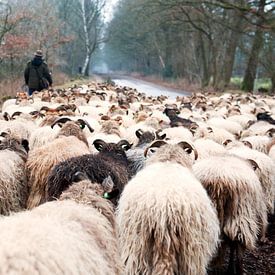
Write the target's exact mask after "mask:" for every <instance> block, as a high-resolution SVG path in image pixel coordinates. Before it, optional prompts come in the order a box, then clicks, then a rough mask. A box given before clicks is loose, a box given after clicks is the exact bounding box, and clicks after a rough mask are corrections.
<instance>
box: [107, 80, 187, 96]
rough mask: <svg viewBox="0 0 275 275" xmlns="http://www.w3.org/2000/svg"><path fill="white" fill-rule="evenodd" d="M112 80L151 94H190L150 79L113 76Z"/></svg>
mask: <svg viewBox="0 0 275 275" xmlns="http://www.w3.org/2000/svg"><path fill="white" fill-rule="evenodd" d="M112 80H113V81H114V82H115V83H116V84H117V85H119V86H128V87H131V88H133V89H137V90H138V91H139V92H141V93H145V94H147V95H151V96H159V95H166V96H169V97H171V98H175V97H177V96H186V95H188V93H187V92H185V91H181V90H176V89H172V88H167V87H163V86H160V85H157V84H154V83H151V82H148V81H144V80H140V79H136V78H133V77H128V76H113V77H112Z"/></svg>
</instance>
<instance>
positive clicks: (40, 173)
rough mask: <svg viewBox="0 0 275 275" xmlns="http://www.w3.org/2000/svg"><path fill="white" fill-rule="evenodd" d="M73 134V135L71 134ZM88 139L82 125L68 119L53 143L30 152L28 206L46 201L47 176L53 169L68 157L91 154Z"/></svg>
mask: <svg viewBox="0 0 275 275" xmlns="http://www.w3.org/2000/svg"><path fill="white" fill-rule="evenodd" d="M69 135H72V136H69ZM87 144H88V141H87V139H86V137H85V135H84V134H83V133H82V130H81V129H80V126H79V125H78V124H76V123H75V122H72V121H67V122H66V123H65V124H64V126H63V127H62V128H61V129H60V130H59V133H58V134H57V136H56V139H54V140H53V141H52V142H51V143H49V144H47V145H43V146H41V147H38V148H34V149H33V150H32V151H30V152H29V156H28V160H27V163H26V168H27V175H28V185H29V188H30V195H29V198H28V201H27V208H28V209H32V208H33V207H35V206H37V205H39V204H41V203H43V202H45V199H46V197H47V194H46V191H47V188H46V184H47V177H48V174H49V173H50V171H51V169H52V168H53V167H54V166H55V165H56V164H58V163H59V162H62V161H65V160H66V159H68V158H71V157H76V156H81V155H84V154H89V153H90V151H89V148H88V146H87Z"/></svg>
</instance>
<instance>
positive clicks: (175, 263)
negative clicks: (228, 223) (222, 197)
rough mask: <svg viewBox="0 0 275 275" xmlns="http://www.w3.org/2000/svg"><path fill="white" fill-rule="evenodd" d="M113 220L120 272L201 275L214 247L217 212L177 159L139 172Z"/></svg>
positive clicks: (217, 230) (126, 189)
mask: <svg viewBox="0 0 275 275" xmlns="http://www.w3.org/2000/svg"><path fill="white" fill-rule="evenodd" d="M179 150H181V149H180V148H179ZM117 223H118V229H119V241H120V249H121V258H122V261H123V263H124V264H125V274H144V275H146V274H161V275H168V274H187V275H191V274H196V275H202V274H206V267H207V264H208V263H209V261H210V259H211V257H212V256H213V254H214V253H215V250H216V248H217V245H218V238H219V223H218V218H217V214H216V211H215V209H214V207H213V205H212V203H211V201H210V199H209V198H208V196H207V194H206V191H205V190H204V188H203V187H202V185H201V184H200V182H199V181H197V180H196V179H195V177H194V176H193V175H192V173H191V172H190V170H189V169H187V168H185V167H182V166H181V165H180V164H178V163H172V162H163V163H152V164H149V165H148V166H147V167H145V168H144V169H143V170H141V171H140V172H139V173H138V174H137V175H136V176H135V177H134V178H133V179H132V180H131V181H130V182H129V183H128V184H127V185H126V187H125V189H124V191H123V193H122V196H121V198H120V201H119V206H118V210H117ZM137 240H138V241H137Z"/></svg>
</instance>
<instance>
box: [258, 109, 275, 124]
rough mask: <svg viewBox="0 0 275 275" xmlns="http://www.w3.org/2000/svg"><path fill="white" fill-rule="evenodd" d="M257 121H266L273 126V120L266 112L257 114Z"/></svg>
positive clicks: (274, 121)
mask: <svg viewBox="0 0 275 275" xmlns="http://www.w3.org/2000/svg"><path fill="white" fill-rule="evenodd" d="M257 120H262V121H266V122H268V123H270V124H275V120H274V119H273V118H272V117H271V116H270V114H269V113H267V112H265V113H259V114H257Z"/></svg>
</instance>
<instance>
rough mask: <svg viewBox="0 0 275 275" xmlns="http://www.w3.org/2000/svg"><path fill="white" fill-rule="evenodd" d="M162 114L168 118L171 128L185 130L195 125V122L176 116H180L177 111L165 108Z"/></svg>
mask: <svg viewBox="0 0 275 275" xmlns="http://www.w3.org/2000/svg"><path fill="white" fill-rule="evenodd" d="M163 113H164V114H166V115H167V116H168V117H169V119H170V126H171V127H179V126H183V127H185V128H188V129H190V128H191V127H192V126H194V125H197V124H196V123H195V122H193V121H192V120H190V119H185V118H182V117H179V116H178V115H179V114H180V111H179V110H178V109H175V108H173V109H170V108H165V110H164V111H163Z"/></svg>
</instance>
